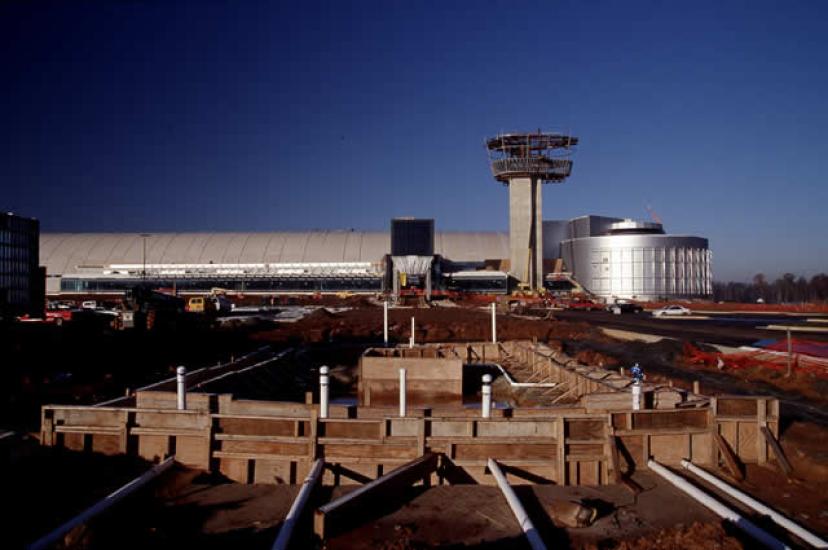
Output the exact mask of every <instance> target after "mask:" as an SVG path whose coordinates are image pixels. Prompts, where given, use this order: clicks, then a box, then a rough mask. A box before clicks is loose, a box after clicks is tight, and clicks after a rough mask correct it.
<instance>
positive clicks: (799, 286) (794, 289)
mask: <svg viewBox="0 0 828 550" xmlns="http://www.w3.org/2000/svg"><path fill="white" fill-rule="evenodd" d="M713 299H714V300H716V301H717V302H718V301H724V302H757V301H763V302H765V303H768V304H785V303H787V304H794V303H803V302H828V275H826V274H825V273H820V274H818V275H814V276H813V277H811V279H810V280H808V279H806V278H805V277H802V276H800V277H797V276H796V275H794V274H793V273H785V274H784V275H782V276H781V277H779V278H778V279H776V280H775V281H773V282H770V281H768V280H767V278H766V277H765V275H764V274H762V273H758V274H756V275H754V276H753V281H752V282H749V283H736V282H729V283H722V282H714V283H713Z"/></svg>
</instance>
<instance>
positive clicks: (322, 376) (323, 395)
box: [319, 365, 328, 418]
mask: <svg viewBox="0 0 828 550" xmlns="http://www.w3.org/2000/svg"><path fill="white" fill-rule="evenodd" d="M319 418H328V367H326V366H324V365H323V366H322V367H320V368H319Z"/></svg>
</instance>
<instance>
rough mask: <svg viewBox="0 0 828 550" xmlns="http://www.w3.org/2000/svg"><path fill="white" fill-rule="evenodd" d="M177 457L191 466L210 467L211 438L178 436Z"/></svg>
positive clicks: (176, 439) (205, 436) (176, 444)
mask: <svg viewBox="0 0 828 550" xmlns="http://www.w3.org/2000/svg"><path fill="white" fill-rule="evenodd" d="M175 459H176V460H177V461H178V462H181V463H182V464H184V465H185V466H189V467H191V468H201V469H203V470H209V469H210V439H209V437H208V435H207V434H205V435H204V436H202V437H189V436H176V438H175Z"/></svg>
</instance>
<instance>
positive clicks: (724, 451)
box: [713, 434, 745, 481]
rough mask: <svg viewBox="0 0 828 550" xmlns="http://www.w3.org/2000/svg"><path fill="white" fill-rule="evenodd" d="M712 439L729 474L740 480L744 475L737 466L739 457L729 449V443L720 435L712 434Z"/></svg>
mask: <svg viewBox="0 0 828 550" xmlns="http://www.w3.org/2000/svg"><path fill="white" fill-rule="evenodd" d="M713 439H714V441H716V446H717V447H718V449H719V452H720V453H721V455H722V457H723V458H724V461H725V464H726V465H727V469H728V470H730V473H731V475H733V477H734V478H735V479H736V480H737V481H742V480H743V479H744V478H745V476H744V475H743V474H742V469H741V468H740V466H739V457H737V456H736V454H735V453H734V452H733V451H732V450H731V448H730V445H728V444H727V442H726V441H725V440H724V438H723V437H722V436H721V435H719V434H714V435H713Z"/></svg>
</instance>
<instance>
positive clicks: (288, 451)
mask: <svg viewBox="0 0 828 550" xmlns="http://www.w3.org/2000/svg"><path fill="white" fill-rule="evenodd" d="M221 451H222V452H225V453H249V454H255V455H262V454H265V455H267V454H272V455H274V458H276V457H278V456H279V455H287V456H302V455H307V454H308V452H309V449H308V443H275V442H270V441H222V442H221Z"/></svg>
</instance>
